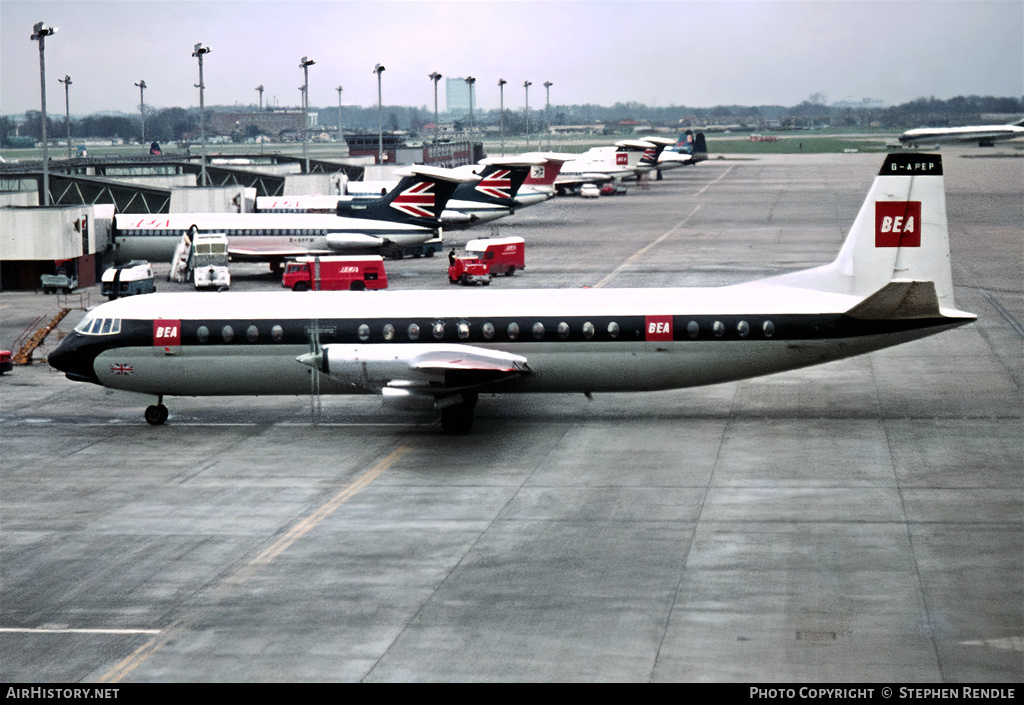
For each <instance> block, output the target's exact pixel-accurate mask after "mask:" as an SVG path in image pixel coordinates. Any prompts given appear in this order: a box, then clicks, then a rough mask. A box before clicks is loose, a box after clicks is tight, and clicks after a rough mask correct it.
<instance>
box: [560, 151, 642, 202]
mask: <svg viewBox="0 0 1024 705" xmlns="http://www.w3.org/2000/svg"><path fill="white" fill-rule="evenodd" d="M653 146H654V145H653V144H652V143H651V142H647V141H645V140H619V141H618V142H616V143H615V145H614V146H609V147H591V148H590V149H589V150H587V151H586V152H584V153H583V154H565V155H558V156H561V157H562V158H564V159H565V160H566V161H565V163H563V164H562V171H561V173H560V174H559V175H558V177H557V178H556V179H555V188H556V189H558V192H559V193H567V192H570V191H575V190H576V189H579V187H580V186H582V185H583V184H601V183H605V182H608V181H612V180H613V179H626V178H630V177H634V176H636V175H637V174H638V173H639V170H638V166H639V164H640V159H641V157H643V155H644V153H645V152H646V151H647V150H648V149H651V148H652V147H653Z"/></svg>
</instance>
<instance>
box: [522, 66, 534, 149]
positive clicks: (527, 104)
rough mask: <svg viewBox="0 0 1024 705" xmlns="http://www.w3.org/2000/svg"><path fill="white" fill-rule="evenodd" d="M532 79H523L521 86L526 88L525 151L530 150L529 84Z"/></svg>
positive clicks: (530, 84) (531, 82)
mask: <svg viewBox="0 0 1024 705" xmlns="http://www.w3.org/2000/svg"><path fill="white" fill-rule="evenodd" d="M532 85H533V81H523V88H525V89H526V151H530V86H532Z"/></svg>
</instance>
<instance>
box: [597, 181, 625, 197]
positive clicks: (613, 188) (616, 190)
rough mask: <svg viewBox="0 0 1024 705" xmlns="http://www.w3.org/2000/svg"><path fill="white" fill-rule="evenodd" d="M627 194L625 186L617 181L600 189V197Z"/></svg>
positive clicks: (610, 182)
mask: <svg viewBox="0 0 1024 705" xmlns="http://www.w3.org/2000/svg"><path fill="white" fill-rule="evenodd" d="M627 193H629V190H628V189H627V188H626V185H625V184H623V183H621V182H619V181H609V182H608V183H606V184H604V185H603V186H602V187H601V195H602V196H625V195H626V194H627Z"/></svg>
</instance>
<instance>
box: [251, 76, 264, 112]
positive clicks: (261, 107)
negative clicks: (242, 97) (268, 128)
mask: <svg viewBox="0 0 1024 705" xmlns="http://www.w3.org/2000/svg"><path fill="white" fill-rule="evenodd" d="M253 90H254V91H257V92H258V93H259V94H260V112H261V113H262V112H263V84H262V83H261V84H260V85H258V86H256V87H255V88H254V89H253Z"/></svg>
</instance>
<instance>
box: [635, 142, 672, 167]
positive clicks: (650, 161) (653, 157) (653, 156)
mask: <svg viewBox="0 0 1024 705" xmlns="http://www.w3.org/2000/svg"><path fill="white" fill-rule="evenodd" d="M643 141H644V142H649V143H650V145H651V146H650V147H648V148H647V149H645V150H644V153H643V155H642V156H641V157H640V161H639V163H638V166H640V167H641V168H642V169H645V170H647V171H649V170H651V169H655V168H657V166H658V157H660V156H661V153H662V152H664V151H665V148H666V147H671V146H672V145H674V144H675V143H676V141H675V140H673V139H671V138H668V137H644V138H643Z"/></svg>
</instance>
